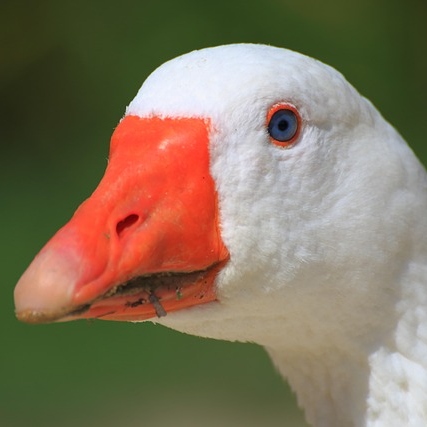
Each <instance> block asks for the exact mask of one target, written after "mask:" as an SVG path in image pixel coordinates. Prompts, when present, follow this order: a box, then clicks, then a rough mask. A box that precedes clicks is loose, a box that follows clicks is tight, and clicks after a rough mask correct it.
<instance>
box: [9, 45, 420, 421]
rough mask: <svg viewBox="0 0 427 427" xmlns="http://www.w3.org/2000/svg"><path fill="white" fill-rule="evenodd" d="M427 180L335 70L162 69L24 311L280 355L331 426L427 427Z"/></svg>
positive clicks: (279, 361)
mask: <svg viewBox="0 0 427 427" xmlns="http://www.w3.org/2000/svg"><path fill="white" fill-rule="evenodd" d="M426 213H427V177H426V173H425V170H424V169H423V167H422V165H421V164H420V162H419V161H418V160H417V158H416V156H415V155H414V154H413V152H412V151H411V149H410V148H409V147H408V145H407V144H406V143H405V141H404V140H403V139H402V137H401V136H400V135H399V133H398V132H397V131H396V130H395V129H394V128H393V127H392V126H391V125H390V124H389V123H388V122H387V121H385V120H384V119H383V117H382V116H381V115H380V113H379V112H378V111H377V110H376V109H375V107H374V106H373V105H372V104H371V103H370V102H369V101H368V100H367V99H366V98H364V97H362V96H361V95H360V94H359V93H358V92H357V91H356V90H355V89H354V88H353V87H352V86H351V85H350V84H349V83H348V82H347V81H346V80H345V78H344V77H343V76H342V75H341V74H340V73H339V72H337V71H336V70H334V69H333V68H331V67H329V66H327V65H325V64H323V63H321V62H319V61H317V60H315V59H312V58H310V57H307V56H304V55H302V54H299V53H296V52H293V51H291V50H286V49H282V48H276V47H272V46H265V45H257V44H233V45H226V46H219V47H213V48H207V49H201V50H197V51H193V52H190V53H188V54H185V55H183V56H180V57H178V58H175V59H173V60H171V61H169V62H166V63H165V64H163V65H161V66H160V67H159V68H158V69H157V70H156V71H154V72H153V73H152V74H151V75H150V76H149V77H148V79H147V80H146V81H145V83H144V84H143V85H142V87H141V88H140V90H139V92H138V93H137V95H136V97H135V98H134V99H133V100H132V102H131V103H130V105H129V106H128V107H127V109H126V112H125V115H124V117H123V118H122V120H121V121H120V123H119V124H118V126H117V128H116V129H115V131H114V133H113V135H112V139H111V146H110V154H109V162H108V166H107V168H106V172H105V175H104V177H103V178H102V180H101V182H100V184H99V186H98V187H97V188H96V190H95V191H94V192H93V194H92V195H91V196H90V197H89V198H88V199H87V200H86V201H84V202H83V203H82V205H81V206H80V207H79V208H78V209H77V211H76V212H75V214H74V215H73V217H72V218H71V219H70V221H69V222H68V223H67V224H66V225H65V226H64V227H63V228H61V229H60V230H59V231H58V232H57V233H56V234H55V235H54V236H53V237H52V238H51V240H49V241H48V243H47V244H46V245H45V246H44V248H43V249H42V250H41V251H40V253H39V254H38V255H37V256H36V257H35V259H34V260H33V261H32V263H31V264H30V266H29V267H28V269H27V270H26V271H25V272H24V274H23V275H22V277H21V278H20V280H19V282H18V284H17V285H16V288H15V294H14V296H15V307H16V315H17V318H18V319H20V320H21V321H24V322H28V323H43V322H52V321H67V320H74V319H84V318H99V319H105V320H116V321H132V322H139V321H146V320H148V321H152V322H156V323H159V324H162V325H165V326H167V327H170V328H173V329H175V330H178V331H182V332H184V333H189V334H194V335H198V336H202V337H209V338H216V339H222V340H231V341H242V342H253V343H257V344H259V345H261V346H263V347H264V348H265V349H266V351H267V352H268V354H269V355H270V357H271V359H272V361H273V363H274V365H275V366H276V367H277V369H278V370H279V371H280V373H281V374H282V375H283V377H284V378H286V379H287V380H288V381H289V383H290V385H291V387H292V389H293V390H294V391H295V393H296V395H297V399H298V402H299V405H300V406H301V407H302V408H303V409H304V411H305V415H306V418H307V420H308V422H309V423H310V424H311V425H313V426H316V427H326V426H328V427H333V426H339V427H347V426H352V427H355V426H357V427H361V426H369V427H385V426H387V427H390V426H399V427H401V426H412V427H415V426H420V427H421V426H425V425H427V346H426V345H427V239H426V236H427V215H426Z"/></svg>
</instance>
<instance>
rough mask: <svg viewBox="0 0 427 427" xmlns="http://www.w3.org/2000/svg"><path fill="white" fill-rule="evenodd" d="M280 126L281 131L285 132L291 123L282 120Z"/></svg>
mask: <svg viewBox="0 0 427 427" xmlns="http://www.w3.org/2000/svg"><path fill="white" fill-rule="evenodd" d="M278 126H279V129H280V130H281V131H284V130H286V129H287V128H288V127H289V123H288V122H287V121H286V120H281V121H280V122H279V125H278Z"/></svg>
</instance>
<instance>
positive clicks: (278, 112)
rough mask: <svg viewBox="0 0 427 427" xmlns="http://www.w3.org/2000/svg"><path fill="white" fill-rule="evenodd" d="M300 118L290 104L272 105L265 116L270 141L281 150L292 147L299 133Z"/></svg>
mask: <svg viewBox="0 0 427 427" xmlns="http://www.w3.org/2000/svg"><path fill="white" fill-rule="evenodd" d="M301 122H302V121H301V116H300V114H299V112H298V110H297V109H296V108H295V107H294V106H293V105H291V104H287V103H280V104H275V105H273V106H272V107H271V108H270V110H269V111H268V114H267V123H266V127H267V132H268V134H269V136H270V141H271V142H272V143H273V144H274V145H276V146H278V147H282V148H289V147H291V146H293V145H294V144H295V143H296V141H297V140H298V137H299V134H300V131H301Z"/></svg>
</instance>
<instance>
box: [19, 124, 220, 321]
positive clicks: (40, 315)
mask: <svg viewBox="0 0 427 427" xmlns="http://www.w3.org/2000/svg"><path fill="white" fill-rule="evenodd" d="M227 259H228V251H227V249H226V247H225V245H224V244H223V242H222V240H221V236H220V230H219V224H218V201H217V194H216V191H215V185H214V182H213V179H212V177H211V175H210V172H209V122H208V121H206V120H202V119H197V118H192V119H184V118H183V119H169V118H166V119H160V118H156V117H153V118H139V117H135V116H127V117H125V118H124V119H123V120H122V122H121V123H120V124H119V126H118V127H117V129H116V130H115V132H114V134H113V136H112V140H111V149H110V159H109V164H108V167H107V170H106V172H105V175H104V177H103V179H102V180H101V182H100V184H99V186H98V188H97V189H96V190H95V192H94V193H93V194H92V196H91V197H90V198H89V199H88V200H86V201H85V202H84V203H83V204H82V205H81V206H80V207H79V208H78V209H77V211H76V212H75V214H74V216H73V217H72V218H71V220H70V221H69V222H68V224H66V225H65V226H64V227H63V228H62V229H60V230H59V231H58V232H57V233H56V234H55V235H54V236H53V238H52V239H51V240H50V241H49V242H48V243H47V244H46V246H45V247H44V248H43V249H42V250H41V251H40V253H39V254H38V255H37V256H36V258H35V259H34V261H33V262H32V263H31V265H30V266H29V267H28V269H27V270H26V271H25V273H24V274H23V276H22V277H21V279H20V280H19V282H18V284H17V286H16V288H15V306H16V315H17V317H18V319H20V320H22V321H24V322H29V323H41V322H50V321H57V320H73V319H78V318H100V319H109V320H144V319H149V318H153V317H155V316H159V317H160V316H164V315H166V314H167V313H168V312H170V311H174V310H180V309H183V308H186V307H190V306H192V305H196V304H201V303H206V302H210V301H214V300H215V299H216V294H215V284H214V282H215V277H216V274H217V273H218V271H219V270H220V268H221V267H222V266H223V265H224V263H225V262H226V261H227Z"/></svg>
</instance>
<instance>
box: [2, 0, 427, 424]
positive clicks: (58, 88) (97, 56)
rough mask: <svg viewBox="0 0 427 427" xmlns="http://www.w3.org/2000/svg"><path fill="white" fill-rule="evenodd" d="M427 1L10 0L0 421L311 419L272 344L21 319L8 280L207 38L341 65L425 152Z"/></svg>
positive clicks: (5, 39) (5, 37) (5, 52)
mask: <svg viewBox="0 0 427 427" xmlns="http://www.w3.org/2000/svg"><path fill="white" fill-rule="evenodd" d="M426 22H427V4H426V2H425V0H408V1H403V0H360V1H358V2H351V1H340V0H324V1H322V2H319V1H316V0H303V1H300V2H295V1H291V0H263V1H262V2H261V1H245V2H243V1H232V0H217V1H215V2H201V1H199V0H181V1H180V2H173V1H170V0H164V1H161V2H156V1H143V0H122V1H120V2H118V1H112V0H106V1H100V0H95V1H83V0H74V1H68V0H67V1H53V0H39V1H30V0H27V1H22V0H21V1H19V0H18V1H11V0H3V1H2V2H1V4H0V100H1V102H0V121H1V124H0V142H1V154H0V162H1V164H0V165H1V167H0V174H1V180H0V195H1V207H0V215H1V217H0V218H1V226H2V243H1V245H0V260H1V261H0V262H1V265H2V271H3V275H2V281H1V290H0V337H1V347H0V425H1V426H4V427H23V426H32V427H37V426H40V427H41V426H43V427H46V426H47V427H49V426H60V427H62V426H71V425H80V426H96V425H103V426H113V425H117V424H119V425H123V426H127V427H128V426H137V425H150V426H164V425H166V424H173V425H194V426H210V425H223V426H226V425H234V426H235V425H246V426H255V425H277V426H278V425H293V426H295V425H300V426H301V425H303V424H302V421H301V420H302V418H301V414H300V413H299V412H298V411H297V409H296V403H295V399H294V398H293V397H292V396H291V393H290V391H289V390H288V389H287V387H286V385H285V384H284V383H283V382H282V380H281V379H280V378H279V376H278V375H277V374H275V372H274V369H273V368H272V366H271V364H270V362H269V360H268V358H267V356H266V355H265V354H264V352H263V351H262V349H260V348H258V347H256V346H252V345H247V344H236V343H233V344H232V343H222V342H216V341H210V340H202V339H198V338H195V337H189V336H184V335H181V334H178V333H175V332H172V331H169V330H166V329H164V328H161V327H155V326H153V325H149V324H145V325H130V324H117V323H103V322H75V323H71V324H56V325H47V326H38V327H31V326H27V325H22V324H19V323H18V322H17V321H16V320H15V319H14V314H13V299H12V291H13V287H14V284H15V283H16V281H17V280H18V278H19V276H20V274H21V273H22V272H23V270H24V269H25V268H26V266H27V265H28V263H29V262H30V261H31V259H32V257H33V256H34V255H35V254H36V252H37V251H38V249H39V248H40V247H41V246H42V245H43V244H44V242H45V241H46V240H47V239H48V238H49V237H50V236H51V235H52V234H53V233H54V232H55V230H56V229H57V228H58V227H60V226H61V225H62V224H63V223H64V222H65V221H66V220H67V219H68V218H69V217H70V216H71V214H72V212H73V210H74V209H75V207H76V206H77V205H78V204H79V203H80V202H81V201H82V200H83V199H84V198H85V197H87V196H88V195H89V194H90V192H91V191H92V189H93V188H94V187H95V186H96V183H97V181H98V180H99V178H100V176H101V175H102V172H103V169H104V167H105V165H106V156H107V152H108V140H109V136H110V134H111V131H112V129H113V128H114V127H115V125H116V123H117V122H118V120H119V119H120V117H121V116H122V114H123V112H124V108H125V106H126V105H127V103H129V101H130V100H131V99H132V97H133V96H134V94H135V93H136V91H137V89H138V88H139V86H140V84H141V83H142V81H143V80H144V79H145V77H146V76H147V75H148V74H149V73H150V72H151V71H152V70H153V69H154V68H155V67H156V66H158V65H160V64H161V63H162V62H164V61H165V60H167V59H170V58H172V57H174V56H177V55H179V54H182V53H184V52H187V51H190V50H193V49H197V48H202V47H206V46H212V45H219V44H224V43H233V42H242V41H245V42H259V43H268V44H273V45H277V46H285V47H288V48H291V49H294V50H298V51H301V52H303V53H306V54H308V55H310V56H314V57H317V58H318V59H321V60H322V61H324V62H327V63H329V64H330V65H332V66H334V67H335V68H337V69H339V70H340V71H341V72H343V73H344V74H345V75H346V77H347V78H348V79H349V80H350V81H351V82H352V83H353V84H354V85H355V86H356V87H357V88H358V89H359V90H360V91H361V92H362V93H363V94H365V95H366V96H367V97H368V98H370V99H371V100H372V101H373V102H374V104H376V106H377V107H378V108H379V109H380V110H381V111H382V112H383V114H384V115H385V117H386V118H387V119H388V120H389V121H391V122H392V123H393V124H394V125H395V126H396V127H397V128H398V129H399V130H400V131H401V133H402V134H403V135H404V136H405V138H406V139H407V140H408V141H410V144H411V146H412V147H413V148H414V150H415V151H416V152H417V154H418V155H419V157H420V158H422V159H423V160H424V161H425V160H426V159H427V148H426V147H427V146H426V145H425V135H426V133H427V132H426V131H427V129H426V127H427V124H426V123H427V122H426V120H425V117H426V116H427V99H426V94H427V87H426V85H427V83H426V81H427V79H426V76H427V55H426V44H427V26H426Z"/></svg>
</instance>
